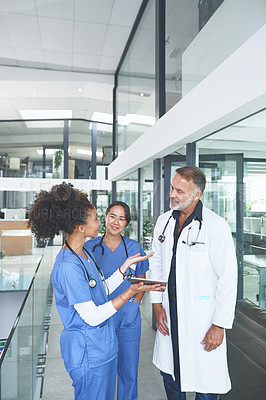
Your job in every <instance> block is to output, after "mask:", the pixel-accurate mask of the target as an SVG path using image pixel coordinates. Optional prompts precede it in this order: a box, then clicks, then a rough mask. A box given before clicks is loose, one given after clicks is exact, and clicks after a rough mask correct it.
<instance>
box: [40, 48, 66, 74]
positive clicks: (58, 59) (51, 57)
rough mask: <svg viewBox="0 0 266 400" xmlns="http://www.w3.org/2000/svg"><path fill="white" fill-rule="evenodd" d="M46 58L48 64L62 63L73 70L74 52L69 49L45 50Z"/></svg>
mask: <svg viewBox="0 0 266 400" xmlns="http://www.w3.org/2000/svg"><path fill="white" fill-rule="evenodd" d="M44 60H45V62H46V64H52V65H54V66H56V65H61V66H63V65H64V66H67V67H68V70H72V53H71V52H67V51H52V50H46V51H45V52H44Z"/></svg>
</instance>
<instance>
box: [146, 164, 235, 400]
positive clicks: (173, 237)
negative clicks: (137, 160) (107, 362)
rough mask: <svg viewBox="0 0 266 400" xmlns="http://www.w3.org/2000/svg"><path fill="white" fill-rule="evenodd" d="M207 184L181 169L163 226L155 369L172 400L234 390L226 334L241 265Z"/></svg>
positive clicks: (158, 247) (200, 399) (158, 243)
mask: <svg viewBox="0 0 266 400" xmlns="http://www.w3.org/2000/svg"><path fill="white" fill-rule="evenodd" d="M205 184H206V178H205V175H204V174H203V172H202V171H201V170H200V169H199V168H197V167H183V168H178V169H177V170H176V173H175V175H174V177H173V179H172V182H171V188H170V207H171V210H170V211H168V212H166V213H164V214H162V215H161V216H160V217H159V218H158V221H157V223H156V226H155V230H154V239H153V251H154V252H155V254H154V256H153V257H152V259H151V261H150V271H151V274H150V278H151V279H158V280H166V281H168V285H167V288H166V290H165V292H164V293H161V292H160V293H159V292H158V293H151V294H150V298H151V303H152V304H153V308H154V312H155V317H156V326H157V333H156V339H155V347H154V354H153V363H154V364H155V365H156V366H157V367H158V368H159V369H160V371H161V375H162V376H163V381H164V386H165V390H166V394H167V398H168V400H185V399H186V392H196V400H217V399H218V393H226V392H228V391H229V390H230V388H231V382H230V378H229V374H228V368H227V357H226V339H225V329H230V328H231V327H232V323H233V319H234V309H235V301H236V289H237V263H236V256H235V249H234V244H233V240H232V235H231V231H230V228H229V225H228V224H227V222H226V221H225V220H224V219H223V218H221V217H220V216H218V215H217V214H215V213H214V212H212V211H211V210H209V209H208V208H206V207H204V206H203V205H202V202H201V201H200V197H201V195H202V193H203V191H204V189H205Z"/></svg>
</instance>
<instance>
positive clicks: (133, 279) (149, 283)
mask: <svg viewBox="0 0 266 400" xmlns="http://www.w3.org/2000/svg"><path fill="white" fill-rule="evenodd" d="M130 281H131V283H139V282H143V283H144V284H145V285H155V284H156V283H160V284H161V285H163V286H166V284H167V282H166V281H155V280H153V279H145V278H135V277H134V278H131V279H130ZM159 291H160V292H164V291H165V288H162V289H161V290H159Z"/></svg>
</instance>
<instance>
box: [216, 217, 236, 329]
mask: <svg viewBox="0 0 266 400" xmlns="http://www.w3.org/2000/svg"><path fill="white" fill-rule="evenodd" d="M210 259H211V263H212V266H213V268H214V270H215V272H216V274H217V277H218V280H217V284H216V292H215V299H216V311H215V314H214V318H213V324H214V325H217V326H220V327H223V328H226V329H230V328H232V325H233V321H234V314H235V304H236V292H237V260H236V253H235V246H234V243H233V238H232V234H231V229H230V227H229V225H228V223H227V222H226V221H225V220H224V219H222V218H221V219H219V220H218V222H217V223H216V224H214V227H213V232H212V235H211V242H210Z"/></svg>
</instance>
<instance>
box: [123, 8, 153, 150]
mask: <svg viewBox="0 0 266 400" xmlns="http://www.w3.org/2000/svg"><path fill="white" fill-rule="evenodd" d="M154 91H155V2H154V1H151V2H149V3H148V5H147V7H146V9H145V12H144V14H143V17H142V19H141V21H140V23H139V26H138V28H137V31H136V33H135V36H134V39H133V41H132V43H131V45H130V47H129V50H128V53H127V55H126V57H125V60H124V62H123V64H122V66H121V69H120V71H119V73H118V86H117V92H116V93H117V100H116V101H117V118H116V119H117V126H116V142H117V149H116V153H117V155H119V154H121V153H122V152H123V151H124V150H125V149H126V148H127V147H128V146H130V145H131V144H132V143H133V142H134V141H135V140H136V139H137V138H138V137H139V136H140V135H142V133H143V132H145V131H146V130H147V128H148V127H150V126H151V125H153V124H154V122H155V96H154Z"/></svg>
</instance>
